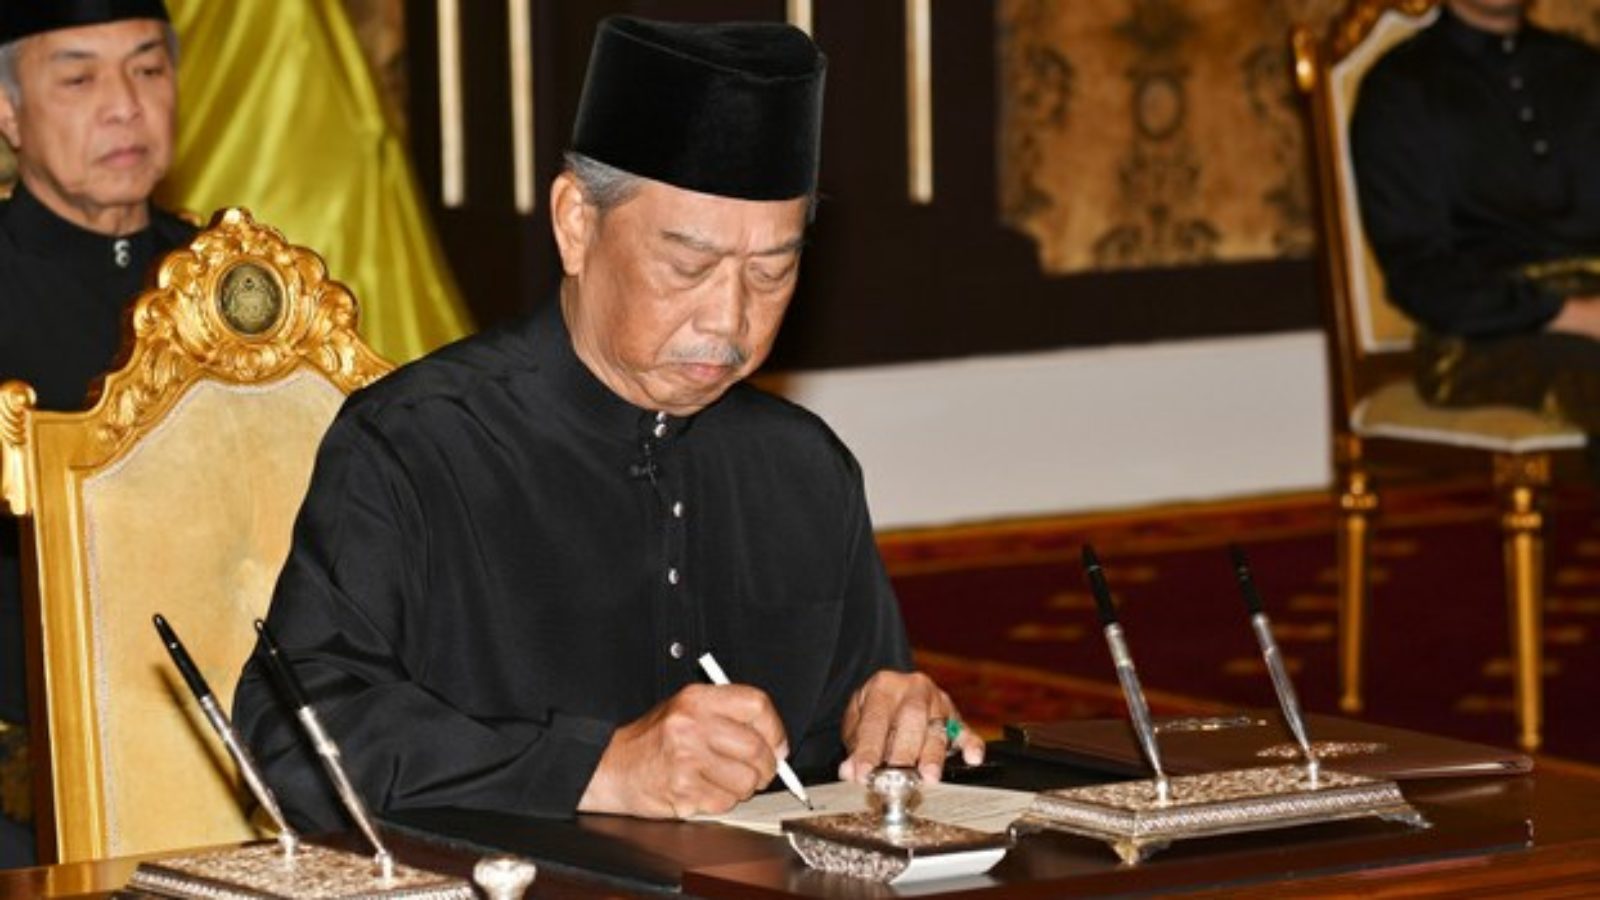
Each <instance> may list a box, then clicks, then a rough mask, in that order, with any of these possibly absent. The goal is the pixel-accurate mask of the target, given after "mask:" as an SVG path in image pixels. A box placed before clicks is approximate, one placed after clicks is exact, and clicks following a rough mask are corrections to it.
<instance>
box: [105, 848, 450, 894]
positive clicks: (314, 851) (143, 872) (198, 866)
mask: <svg viewBox="0 0 1600 900" xmlns="http://www.w3.org/2000/svg"><path fill="white" fill-rule="evenodd" d="M128 888H129V889H130V890H133V891H138V892H140V893H141V894H154V895H156V896H158V897H174V898H206V900H221V898H270V897H296V898H304V900H348V898H372V900H378V898H384V900H389V898H404V900H472V898H473V897H474V896H475V895H474V894H473V891H472V886H471V885H469V884H468V883H467V882H466V881H464V880H462V879H460V878H451V877H449V876H447V875H440V874H438V873H436V872H427V871H424V870H422V869H414V868H412V867H410V866H402V865H396V866H395V867H394V873H393V875H392V877H389V878H384V877H382V876H381V875H379V874H378V873H377V871H376V869H375V865H374V863H373V859H372V857H370V856H362V855H360V854H356V853H350V852H347V851H343V850H333V849H329V848H327V847H321V846H318V845H316V844H301V845H300V847H299V849H297V850H296V851H295V852H294V853H293V855H289V854H285V853H284V851H283V849H282V847H280V846H279V845H278V844H277V843H276V842H271V843H259V844H249V845H246V846H243V847H237V848H231V849H228V850H215V851H210V852H204V853H195V854H191V855H188V856H174V857H168V858H165V859H162V860H160V861H158V862H147V863H140V864H139V867H138V869H136V870H134V873H133V878H132V879H131V880H129V882H128Z"/></svg>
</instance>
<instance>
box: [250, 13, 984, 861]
mask: <svg viewBox="0 0 1600 900" xmlns="http://www.w3.org/2000/svg"><path fill="white" fill-rule="evenodd" d="M824 65H825V60H824V57H823V55H822V53H821V52H820V50H818V48H817V47H816V45H815V44H813V43H812V42H811V40H810V38H808V37H807V36H806V35H805V33H804V32H802V31H800V30H799V29H796V28H793V27H791V26H788V25H782V24H778V23H732V24H725V25H683V24H676V23H665V22H649V21H645V20H641V19H633V18H626V17H614V18H611V19H607V20H606V21H605V22H604V23H602V25H601V29H600V33H599V35H598V36H597V38H596V40H595V45H594V51H593V53H592V55H591V57H590V63H589V74H588V78H587V80H586V81H585V86H584V91H583V97H582V100H581V101H580V102H579V106H578V121H577V125H576V127H575V128H574V136H573V142H572V148H573V153H572V154H571V155H570V156H569V159H568V169H567V170H566V171H565V172H563V173H561V174H560V175H559V176H557V178H556V180H555V183H554V185H553V186H552V188H551V192H550V210H551V221H552V225H553V226H554V231H555V237H556V244H557V248H558V249H559V251H560V254H561V262H562V268H563V279H562V282H561V287H560V294H559V297H558V298H556V299H555V300H554V301H553V302H551V303H548V304H546V305H545V307H544V308H543V309H541V310H540V311H538V312H537V313H536V314H535V315H533V316H532V317H531V318H529V319H527V320H525V321H522V322H518V323H515V324H513V325H510V326H508V327H505V328H503V329H500V330H497V331H493V332H488V333H485V334H481V335H476V336H474V337H471V338H468V339H466V340H464V341H461V342H459V343H456V344H454V345H452V346H450V347H447V348H445V349H444V350H441V351H439V352H438V353H435V354H432V355H430V356H428V357H427V358H425V359H422V360H419V361H417V362H415V363H413V364H411V365H409V366H406V367H404V368H402V369H400V370H399V371H397V372H394V373H393V374H391V375H389V376H388V377H386V378H384V379H383V380H381V381H379V382H377V383H376V384H374V385H372V386H371V387H369V388H367V389H365V390H363V391H361V392H360V393H358V394H356V395H355V396H352V397H351V398H350V400H349V402H348V403H346V404H345V407H344V409H343V410H342V411H341V412H340V413H339V416H338V418H337V419H336V420H335V421H334V423H333V425H332V427H331V428H330V429H329V430H328V434H327V436H326V438H325V439H324V440H323V443H322V448H321V450H320V451H319V453H318V457H317V464H316V471H315V473H314V474H313V476H312V479H311V486H310V489H309V490H308V492H307V494H306V500H305V504H304V506H303V507H302V508H301V511H300V516H299V519H298V521H297V522H296V525H295V534H294V542H293V546H292V548H291V550H290V552H289V558H288V561H287V562H286V563H285V565H284V568H283V572H282V574H281V575H280V576H279V579H278V585H277V590H276V592H275V593H274V595H273V599H272V609H271V612H270V613H269V615H268V620H269V623H270V625H271V626H272V628H273V630H274V631H275V632H276V633H277V636H278V639H279V641H280V643H281V644H282V645H283V647H284V651H285V653H286V654H287V655H288V657H289V659H290V661H291V663H292V665H293V666H294V668H295V670H296V672H297V673H298V674H299V675H300V677H301V679H302V680H304V681H305V682H306V684H307V687H308V688H309V691H310V693H311V695H312V698H313V700H314V701H316V702H317V703H318V706H319V710H320V711H321V713H322V714H323V716H324V717H325V718H326V720H327V725H328V730H329V732H330V733H331V734H332V735H333V737H334V739H335V740H336V741H338V742H339V744H340V745H341V750H342V754H343V758H344V761H345V764H346V766H347V767H348V768H349V769H350V773H351V778H352V780H353V781H354V782H355V785H356V787H357V789H358V790H360V791H361V793H362V794H363V795H364V797H365V799H366V801H367V803H368V804H369V805H370V806H371V807H372V808H374V809H376V810H378V811H380V812H391V813H392V812H396V811H401V810H405V809H408V808H409V809H419V808H425V807H431V806H450V807H457V808H464V809H488V810H500V811H506V812H512V813H523V814H543V815H554V816H569V815H571V814H572V813H573V812H574V811H576V810H583V811H587V812H605V813H620V814H625V815H634V816H645V817H653V818H668V817H687V816H692V815H695V814H697V813H714V812H721V811H723V810H726V809H729V808H730V807H732V806H733V805H734V804H735V803H737V802H738V801H740V800H743V799H744V798H746V797H749V796H750V795H751V794H752V793H753V792H755V791H757V790H760V789H762V788H763V787H766V786H767V785H768V784H769V782H771V780H772V777H773V773H774V771H775V769H776V766H777V763H778V761H779V760H787V761H788V762H789V763H790V764H791V765H792V766H793V767H794V768H795V769H796V770H798V771H800V772H802V773H810V774H812V775H813V777H816V776H818V775H820V776H821V777H825V778H827V779H829V780H832V779H833V778H834V777H840V778H846V779H851V778H860V779H864V778H865V777H866V775H867V773H868V772H869V771H870V770H871V769H872V768H873V767H874V766H876V765H877V764H879V763H880V762H883V761H890V762H894V763H897V764H900V765H911V764H917V765H919V766H920V767H921V770H922V773H923V775H924V777H927V778H931V779H937V778H939V777H940V775H941V772H942V765H943V762H944V760H945V758H946V754H947V753H948V752H949V751H951V750H952V749H959V750H960V751H961V752H963V753H964V754H965V755H966V757H967V761H968V762H971V763H976V762H979V761H981V759H982V756H983V741H982V740H981V739H980V738H978V737H977V736H976V735H974V734H973V733H972V732H970V731H968V730H964V729H961V728H960V727H959V726H958V724H957V723H958V718H959V717H958V713H957V711H956V709H955V707H954V705H953V704H952V703H951V701H950V698H949V697H948V696H947V695H946V694H945V693H944V692H943V691H942V690H940V689H939V688H938V687H937V686H936V685H935V684H934V683H933V682H932V681H931V680H930V679H929V678H928V677H927V676H926V675H924V674H921V673H918V672H914V671H912V670H911V669H912V665H911V663H912V660H911V653H910V647H909V645H908V642H907V639H906V634H905V629H904V628H903V627H902V624H901V620H900V612H899V606H898V604H897V602H896V600H895V596H894V592H893V590H892V588H891V587H890V584H889V580H888V577H887V575H886V574H885V572H884V569H883V563H882V561H881V560H880V559H879V556H878V551H877V545H876V543H875V541H874V538H873V532H872V525H871V521H870V518H869V516H868V513H867V505H866V495H865V491H864V488H863V485H862V477H861V469H860V467H859V466H858V465H857V464H856V461H855V459H854V457H852V456H851V454H850V452H849V450H847V449H846V448H845V446H844V444H843V443H842V442H841V441H840V440H839V439H838V437H837V436H835V435H834V434H833V432H832V431H830V430H829V429H828V427H827V426H826V425H825V424H824V423H823V422H822V421H821V420H820V419H818V418H817V417H816V416H814V415H812V414H811V413H809V412H806V411H805V410H803V409H801V408H799V407H797V406H795V405H793V404H791V403H788V402H787V401H785V400H783V399H781V398H778V397H774V396H772V395H769V394H766V393H764V392H762V391H760V390H758V389H756V388H755V387H752V386H751V385H749V384H747V383H746V382H745V378H746V376H748V375H749V374H750V373H751V372H752V371H754V370H755V369H756V367H758V366H759V365H761V363H762V361H763V360H764V359H765V358H766V356H767V353H768V351H769V350H770V349H771V347H772V341H773V340H774V338H775V337H776V336H777V331H778V326H779V324H780V322H781V321H782V319H783V315H784V312H785V311H786V309H787V308H788V304H789V300H790V298H791V297H792V296H793V294H794V288H795V283H796V279H797V278H798V277H799V268H800V255H801V247H802V245H803V244H804V235H805V229H806V225H807V222H808V221H809V213H810V209H811V206H812V203H813V201H814V197H815V192H816V172H817V161H818V154H819V152H820V138H821V125H822V122H821V112H822V83H823V72H824ZM713 650H714V651H715V658H716V660H717V661H718V662H720V663H721V664H722V666H723V667H724V668H725V670H726V671H727V674H728V675H729V677H731V678H732V679H733V681H734V682H736V683H735V684H732V685H725V686H716V685H711V684H707V683H705V678H704V676H703V675H702V674H701V671H700V667H699V666H698V665H697V664H696V660H697V658H699V657H700V656H701V655H702V654H705V653H707V652H709V651H713ZM260 665H261V664H260V662H259V660H257V661H254V662H252V663H251V664H250V666H249V667H247V668H246V669H245V672H244V674H243V676H242V677H241V679H240V682H239V689H238V693H237V694H236V695H235V697H234V710H235V717H234V720H235V722H236V723H237V724H238V726H239V729H240V731H241V733H242V734H243V735H244V736H245V738H246V740H248V741H249V743H250V745H251V747H252V749H253V750H254V752H255V756H256V759H257V760H259V761H260V763H261V764H262V767H263V769H264V771H265V774H266V777H267V779H268V780H269V781H271V782H272V783H273V786H274V788H275V789H276V790H277V792H278V796H279V798H280V800H282V802H283V806H284V808H285V810H286V812H288V814H289V816H290V818H291V819H292V820H294V821H295V822H297V823H298V824H301V825H303V826H305V827H307V828H324V829H325V828H335V827H338V826H340V825H341V824H342V816H341V815H340V813H339V811H338V809H337V805H336V804H335V803H334V801H333V797H332V795H331V793H330V791H329V789H328V785H327V783H326V781H325V780H324V777H323V774H322V773H321V772H320V771H319V767H318V765H317V763H316V762H315V760H314V759H313V758H312V757H311V755H310V754H309V752H308V750H307V747H306V742H305V741H304V740H303V738H302V737H301V735H300V733H299V732H300V729H299V727H298V725H297V723H296V722H295V721H294V717H293V715H292V713H291V712H290V711H289V710H287V709H285V708H284V706H283V704H282V703H281V702H280V701H279V699H278V697H276V696H275V694H274V691H273V690H272V688H271V685H270V683H269V682H268V681H267V680H266V678H265V677H264V673H263V672H262V671H261V668H260Z"/></svg>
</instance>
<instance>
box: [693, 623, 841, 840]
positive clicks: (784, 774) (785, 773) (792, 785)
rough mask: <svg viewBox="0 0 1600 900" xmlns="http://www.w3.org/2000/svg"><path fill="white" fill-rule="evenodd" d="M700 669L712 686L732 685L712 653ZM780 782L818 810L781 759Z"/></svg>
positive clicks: (702, 655)
mask: <svg viewBox="0 0 1600 900" xmlns="http://www.w3.org/2000/svg"><path fill="white" fill-rule="evenodd" d="M700 668H701V669H703V670H704V671H705V673H706V677H707V678H709V679H711V683H712V684H731V682H729V681H728V673H727V672H724V671H722V667H721V666H719V665H717V658H716V657H715V656H712V655H711V654H710V653H702V654H701V655H700ZM778 780H780V781H782V782H783V786H784V787H786V788H788V789H789V793H791V794H793V795H795V797H796V798H797V799H799V801H800V802H801V803H804V804H805V805H806V809H809V810H815V809H816V807H815V806H812V805H811V798H810V797H808V796H806V786H805V785H803V784H801V783H800V776H798V775H796V774H794V770H793V769H791V768H789V764H788V763H787V762H785V761H783V760H781V759H780V760H778Z"/></svg>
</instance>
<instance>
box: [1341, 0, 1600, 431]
mask: <svg viewBox="0 0 1600 900" xmlns="http://www.w3.org/2000/svg"><path fill="white" fill-rule="evenodd" d="M1526 6H1527V2H1526V0H1446V2H1445V4H1444V6H1443V9H1442V10H1441V14H1440V17H1439V20H1438V21H1437V22H1436V23H1434V24H1433V25H1431V26H1430V27H1428V28H1427V29H1426V30H1424V31H1423V32H1422V33H1420V34H1418V35H1417V36H1415V37H1414V38H1412V39H1410V40H1408V41H1405V42H1404V43H1402V44H1400V45H1398V46H1396V47H1395V48H1394V49H1393V50H1391V51H1390V52H1389V53H1388V54H1386V55H1385V56H1384V57H1383V58H1382V59H1380V60H1379V61H1378V62H1377V63H1376V64H1375V65H1374V66H1373V67H1372V70H1371V71H1370V72H1369V73H1368V74H1367V76H1366V78H1365V79H1364V80H1363V81H1362V84H1361V89H1360V94H1359V96H1358V98H1357V104H1356V109H1355V114H1354V118H1353V120H1352V122H1351V127H1350V140H1351V152H1352V155H1353V158H1354V162H1355V172H1356V180H1357V184H1358V188H1359V194H1360V199H1361V212H1362V220H1363V223H1364V224H1365V226H1366V230H1367V234H1368V237H1369V238H1370V240H1371V242H1372V247H1373V250H1374V251H1375V253H1376V255H1377V258H1378V262H1379V264H1380V265H1381V267H1382V269H1383V273H1384V280H1385V282H1386V284H1387V288H1388V292H1389V295H1390V297H1391V298H1392V299H1393V300H1394V302H1395V303H1396V304H1398V305H1399V306H1400V308H1401V309H1403V310H1404V311H1405V312H1406V313H1407V314H1409V315H1410V316H1411V317H1412V318H1413V319H1414V320H1415V321H1416V322H1417V323H1418V325H1419V326H1420V329H1421V333H1420V334H1419V336H1418V344H1417V349H1418V351H1419V352H1418V369H1417V381H1418V385H1419V387H1420V389H1421V391H1422V393H1423V395H1424V396H1425V397H1427V398H1428V399H1429V400H1430V401H1432V402H1435V403H1439V404H1443V405H1473V404H1491V403H1495V404H1511V405H1516V406H1523V407H1527V408H1530V409H1534V410H1541V411H1547V412H1551V413H1556V414H1559V415H1561V416H1563V417H1565V418H1567V419H1569V420H1571V421H1574V422H1576V423H1578V424H1579V425H1580V426H1581V427H1583V428H1584V429H1585V430H1586V431H1587V432H1588V433H1589V434H1590V435H1591V436H1592V435H1596V434H1600V341H1597V338H1600V301H1597V295H1600V276H1597V275H1596V274H1594V273H1600V51H1596V50H1595V49H1594V48H1592V47H1589V46H1587V45H1585V44H1583V43H1581V42H1579V41H1577V40H1575V39H1572V38H1568V37H1563V36H1560V35H1557V34H1553V33H1551V32H1549V31H1545V30H1543V29H1541V28H1538V27H1536V26H1534V25H1532V24H1531V23H1529V22H1528V21H1526V18H1525V15H1524V14H1525V11H1526V10H1525V7H1526ZM1586 269H1587V271H1588V272H1589V273H1590V274H1585V270H1586ZM1589 446H1590V456H1591V460H1600V455H1597V453H1596V441H1595V440H1593V439H1591V441H1590V445H1589Z"/></svg>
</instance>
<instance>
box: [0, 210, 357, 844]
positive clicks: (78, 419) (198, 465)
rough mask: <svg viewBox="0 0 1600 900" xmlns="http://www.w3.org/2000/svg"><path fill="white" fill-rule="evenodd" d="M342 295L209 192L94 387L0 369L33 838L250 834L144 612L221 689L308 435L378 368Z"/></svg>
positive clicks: (244, 803) (281, 539)
mask: <svg viewBox="0 0 1600 900" xmlns="http://www.w3.org/2000/svg"><path fill="white" fill-rule="evenodd" d="M356 315H357V311H356V302H355V299H354V298H353V297H352V296H351V295H350V292H349V291H348V290H346V289H345V288H344V286H343V285H340V284H338V283H337V282H334V281H330V280H329V279H328V278H327V275H326V270H325V267H324V265H323V262H322V260H321V259H320V258H319V257H318V256H317V255H316V254H315V253H313V252H311V251H310V250H307V249H305V248H302V247H294V246H290V245H289V244H287V243H285V241H284V239H283V236H282V235H280V234H279V233H278V232H277V231H275V230H273V229H271V228H268V227H266V226H263V225H259V224H257V223H256V222H255V221H254V220H252V219H251V217H250V215H249V214H248V213H246V212H244V211H242V210H226V211H224V212H222V213H219V214H218V215H217V217H216V218H215V219H214V220H213V222H212V225H211V226H210V227H209V228H208V229H206V230H204V231H202V232H200V234H199V235H198V236H196V237H195V239H194V241H193V242H192V243H191V244H190V245H189V246H188V248H185V249H180V250H177V251H174V252H173V253H171V254H169V255H168V256H167V258H166V259H165V260H164V261H163V262H162V264H161V267H160V272H159V274H158V276H157V281H156V287H155V288H154V289H152V290H149V291H147V292H145V293H144V294H143V295H142V296H141V297H140V298H139V300H138V301H137V303H136V304H135V305H134V307H133V310H132V331H133V334H132V337H131V342H132V343H131V347H128V346H125V348H124V355H123V359H124V360H125V361H124V362H123V364H122V365H121V366H120V367H119V368H117V369H116V370H115V371H113V372H111V373H110V374H108V375H107V376H105V378H104V380H103V382H102V383H101V386H100V391H99V397H98V400H97V402H95V404H94V407H93V408H92V409H90V410H88V411H86V412H81V413H57V412H43V411H39V410H36V409H35V408H34V395H33V391H32V390H31V389H30V388H29V387H28V385H26V384H23V383H22V382H18V381H11V382H6V383H4V384H0V498H3V500H4V506H6V507H9V510H10V512H11V513H12V514H14V515H17V516H20V517H22V519H23V543H24V549H23V557H24V560H25V563H24V565H25V567H29V568H28V573H29V574H28V576H27V577H26V581H27V590H28V598H27V608H28V609H29V618H30V621H29V628H30V629H33V630H34V633H33V634H31V635H30V660H29V662H30V672H32V673H33V674H32V677H33V682H34V684H33V686H32V687H33V696H32V698H31V699H32V703H31V706H32V716H31V719H32V721H33V722H34V724H35V729H34V731H35V736H34V740H33V744H32V756H33V759H34V765H35V767H36V775H35V777H36V778H41V779H45V780H44V781H43V782H41V783H42V784H45V785H47V789H45V790H42V791H39V792H37V793H40V794H43V795H44V796H43V797H42V798H41V799H42V800H44V801H46V802H42V803H40V804H38V805H39V806H41V807H43V809H40V810H39V812H40V813H41V817H40V823H39V824H40V838H41V839H40V847H41V853H42V854H45V855H48V854H49V852H50V849H51V848H52V847H53V848H54V849H55V851H56V856H57V858H58V859H60V860H62V861H74V860H82V859H90V858H99V857H106V856H123V855H128V854H134V853H143V852H149V851H154V850H160V849H169V848H176V847H186V846H197V845H203V844H214V843H219V842H225V841H234V840H239V839H242V838H246V837H249V836H251V835H252V834H253V830H252V827H251V824H250V822H249V820H248V818H247V814H246V810H247V809H248V807H249V806H250V803H249V801H248V800H247V799H246V798H247V796H248V795H247V793H244V792H241V790H240V787H239V784H238V779H237V777H236V774H235V772H234V770H233V766H232V765H231V762H230V761H229V760H228V759H227V756H226V753H225V751H223V750H222V748H221V747H220V745H219V744H218V743H217V742H216V740H215V738H214V736H213V735H212V734H211V732H210V730H209V728H208V727H207V725H206V723H205V721H204V719H203V718H202V715H201V713H200V710H199V707H198V704H196V703H195V702H194V700H193V699H192V698H191V697H190V696H189V695H188V692H187V691H186V690H184V688H183V683H182V681H181V680H180V679H179V678H178V677H177V675H176V672H174V671H173V670H172V668H171V665H170V663H169V662H168V660H167V658H166V656H165V651H164V648H163V647H162V646H161V644H160V642H159V641H158V640H157V638H156V636H155V632H154V631H153V629H152V627H151V623H150V617H151V614H152V613H155V612H161V613H163V614H164V615H165V616H166V617H167V618H168V619H169V620H170V621H171V622H172V624H173V626H174V627H175V628H176V629H177V630H178V632H179V634H180V635H181V636H182V637H183V638H184V640H185V643H186V644H187V645H188V646H189V649H190V651H191V653H192V654H193V656H194V657H195V660H196V663H197V664H198V665H199V667H200V668H201V670H202V672H203V673H204V674H205V676H206V679H207V681H209V682H210V684H211V686H212V688H213V689H214V690H215V691H216V692H217V695H218V700H219V701H220V702H221V703H222V705H223V708H224V709H226V708H228V707H229V706H230V705H231V701H232V693H233V684H234V681H235V680H236V678H237V677H238V673H239V671H240V669H241V667H242V666H243V663H244V661H245V658H246V656H247V655H248V653H249V652H250V650H251V648H252V647H253V645H254V643H255V632H254V630H253V629H252V628H251V625H250V622H251V619H252V618H254V617H255V616H258V615H262V614H264V613H265V611H266V608H267V603H268V600H269V599H270V594H271V591H272V586H273V583H274V581H275V579H276V577H277V573H278V569H279V568H280V567H281V566H282V564H283V560H284V558H285V557H286V555H287V553H288V547H289V537H290V531H291V527H292V523H293V519H294V516H295V514H296V512H297V510H298V508H299V505H300V501H301V500H302V498H303V496H304V494H305V490H306V485H307V483H308V481H309V478H310V470H311V464H312V461H313V458H314V456H315V453H316V448H317V445H318V442H319V441H320V440H321V437H322V434H323V432H324V431H325V430H326V428H327V426H328V423H329V422H330V421H331V420H332V418H333V416H334V414H335V412H337V410H338V408H339V406H340V404H341V403H342V402H343V400H344V398H345V396H346V394H348V393H349V392H350V391H352V390H354V389H355V388H358V387H360V386H362V385H365V384H367V383H369V382H371V381H373V380H374V379H376V378H378V377H380V376H381V375H383V374H384V373H385V372H386V371H388V369H389V365H388V363H386V362H384V361H383V360H382V359H380V358H379V357H378V356H377V355H375V354H374V353H373V352H372V351H371V350H369V349H368V348H367V347H366V345H364V344H363V343H362V342H361V339H360V337H359V336H358V335H357V333H356ZM30 564H31V566H30ZM40 649H42V657H40V656H39V652H38V651H39V650H40ZM46 735H47V736H46Z"/></svg>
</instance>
